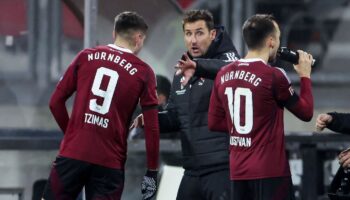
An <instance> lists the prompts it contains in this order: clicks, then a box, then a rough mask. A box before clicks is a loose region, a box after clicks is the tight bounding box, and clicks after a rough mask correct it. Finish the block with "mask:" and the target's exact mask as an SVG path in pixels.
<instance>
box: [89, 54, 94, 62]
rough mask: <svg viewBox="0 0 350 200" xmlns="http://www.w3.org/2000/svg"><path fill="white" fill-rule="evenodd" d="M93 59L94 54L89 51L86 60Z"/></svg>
mask: <svg viewBox="0 0 350 200" xmlns="http://www.w3.org/2000/svg"><path fill="white" fill-rule="evenodd" d="M93 59H94V54H92V53H90V54H89V55H88V61H91V60H93Z"/></svg>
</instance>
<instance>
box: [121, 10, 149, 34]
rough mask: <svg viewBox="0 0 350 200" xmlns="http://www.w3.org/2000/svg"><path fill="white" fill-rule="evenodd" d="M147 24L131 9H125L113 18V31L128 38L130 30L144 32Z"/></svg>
mask: <svg viewBox="0 0 350 200" xmlns="http://www.w3.org/2000/svg"><path fill="white" fill-rule="evenodd" d="M147 29H148V25H147V23H146V22H145V20H144V19H143V17H142V16H140V15H139V14H137V13H136V12H132V11H125V12H122V13H120V14H118V15H117V16H116V17H115V19H114V31H115V32H116V33H117V34H118V35H120V36H122V37H124V38H128V36H130V34H131V33H132V32H135V31H141V32H142V33H143V34H146V32H147Z"/></svg>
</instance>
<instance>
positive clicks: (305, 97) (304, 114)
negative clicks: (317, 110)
mask: <svg viewBox="0 0 350 200" xmlns="http://www.w3.org/2000/svg"><path fill="white" fill-rule="evenodd" d="M277 69H278V70H276V73H275V76H274V77H275V80H276V82H275V84H274V85H275V88H276V90H275V97H276V99H277V101H278V102H279V103H280V104H282V105H283V106H284V107H286V108H287V109H288V110H289V111H290V112H292V113H293V114H294V115H295V116H296V117H298V118H299V119H301V120H303V121H310V120H311V118H312V116H313V96H312V91H311V80H310V79H309V78H305V77H302V78H301V79H300V96H298V95H297V93H296V92H295V91H294V89H293V87H292V85H291V82H290V80H289V78H288V76H287V74H286V73H285V71H284V70H283V69H280V68H277Z"/></svg>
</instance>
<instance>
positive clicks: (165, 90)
mask: <svg viewBox="0 0 350 200" xmlns="http://www.w3.org/2000/svg"><path fill="white" fill-rule="evenodd" d="M156 78H157V93H158V94H164V96H165V97H166V99H168V98H169V95H170V88H171V83H170V81H169V79H168V78H166V77H165V76H162V75H158V74H157V76H156Z"/></svg>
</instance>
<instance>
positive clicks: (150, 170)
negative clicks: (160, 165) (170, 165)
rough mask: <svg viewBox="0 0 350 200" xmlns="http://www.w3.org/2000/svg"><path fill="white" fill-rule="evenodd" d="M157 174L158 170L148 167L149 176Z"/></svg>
mask: <svg viewBox="0 0 350 200" xmlns="http://www.w3.org/2000/svg"><path fill="white" fill-rule="evenodd" d="M157 175H158V170H154V169H148V170H147V172H146V176H149V177H155V176H157Z"/></svg>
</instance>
